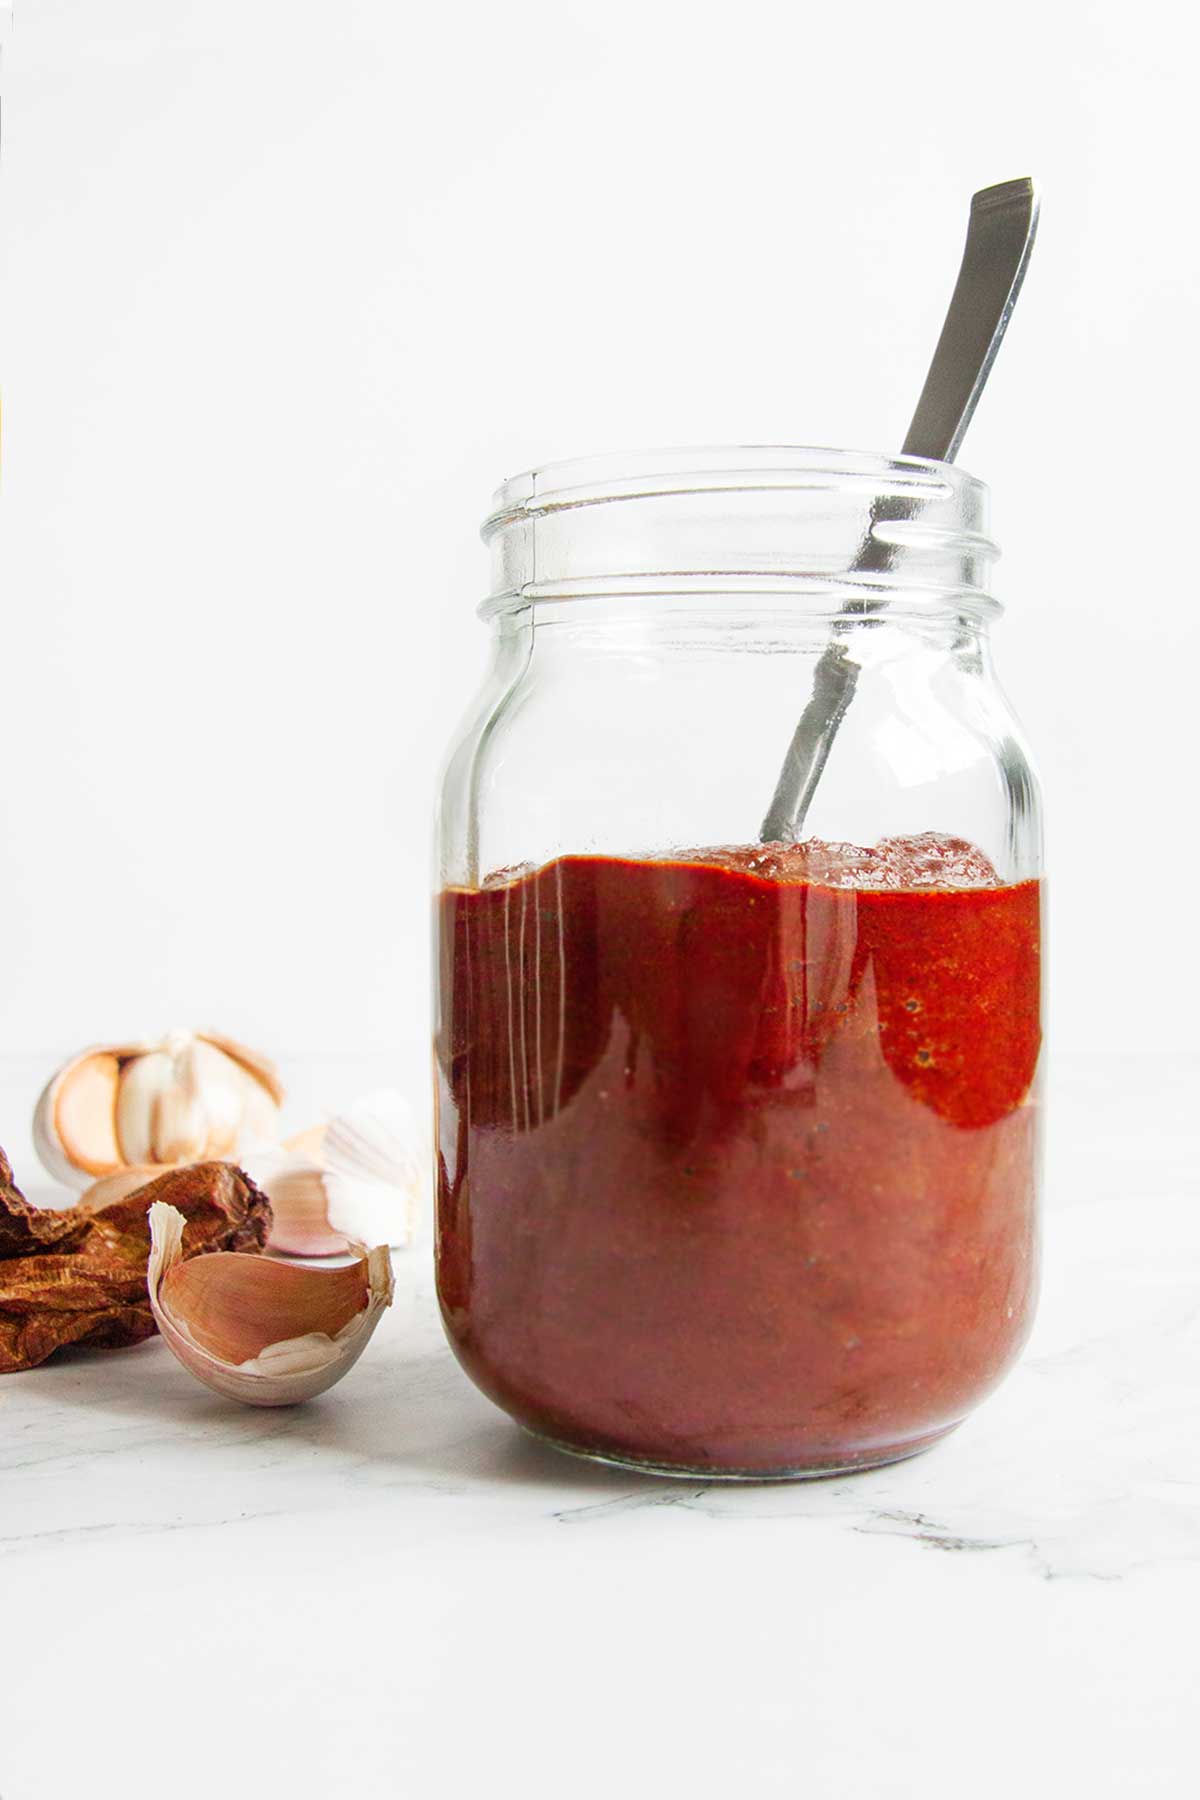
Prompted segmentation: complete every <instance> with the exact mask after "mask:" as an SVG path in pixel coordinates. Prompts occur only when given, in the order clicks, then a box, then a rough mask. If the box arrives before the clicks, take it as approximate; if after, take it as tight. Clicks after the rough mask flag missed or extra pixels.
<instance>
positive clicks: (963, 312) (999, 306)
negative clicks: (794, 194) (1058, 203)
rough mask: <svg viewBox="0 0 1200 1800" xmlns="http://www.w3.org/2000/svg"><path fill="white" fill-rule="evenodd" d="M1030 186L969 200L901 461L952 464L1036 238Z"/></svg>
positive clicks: (1013, 184) (1006, 186)
mask: <svg viewBox="0 0 1200 1800" xmlns="http://www.w3.org/2000/svg"><path fill="white" fill-rule="evenodd" d="M1037 222H1038V193H1037V188H1036V187H1035V186H1034V184H1033V182H1032V181H1030V180H1029V178H1028V177H1025V178H1024V179H1023V180H1021V181H1002V182H1001V183H1000V185H999V186H998V187H990V188H983V189H982V190H981V191H980V192H979V193H978V194H976V195H975V196H974V198H973V199H972V201H971V222H970V225H969V226H968V228H967V242H966V247H965V249H964V250H963V259H962V267H961V268H960V269H959V271H958V280H957V281H956V282H955V284H954V292H953V294H952V295H951V297H950V306H949V308H948V310H947V313H946V323H945V324H944V325H943V326H942V335H941V337H940V338H939V339H938V344H937V349H936V350H935V351H934V353H933V361H932V362H931V363H930V365H929V373H928V375H927V376H926V377H925V386H924V387H923V388H922V389H921V398H920V399H919V400H918V401H917V410H916V412H915V413H914V414H913V416H912V424H911V425H910V426H909V428H908V436H907V437H906V438H905V440H904V451H903V454H904V455H905V456H932V457H934V458H935V459H936V460H937V461H938V462H953V461H954V458H955V457H956V456H957V455H958V447H959V445H960V444H961V443H962V441H963V436H964V434H965V432H966V429H967V426H968V425H969V424H970V423H971V415H972V414H973V413H974V411H975V408H976V405H977V404H978V402H979V396H980V394H982V392H983V386H984V383H985V382H986V380H987V378H988V376H989V374H990V373H991V369H992V364H993V363H994V362H995V360H996V352H997V351H998V350H999V348H1000V344H1001V341H1002V340H1003V337H1004V333H1005V331H1006V330H1007V329H1008V321H1009V319H1010V318H1011V317H1012V310H1013V307H1014V306H1015V305H1016V304H1017V295H1018V294H1019V293H1020V291H1021V283H1022V282H1023V281H1024V279H1025V271H1026V269H1027V268H1028V267H1029V256H1030V252H1031V251H1032V249H1033V240H1034V237H1035V236H1036V234H1037Z"/></svg>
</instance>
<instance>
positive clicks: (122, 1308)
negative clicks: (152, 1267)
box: [0, 1150, 271, 1374]
mask: <svg viewBox="0 0 1200 1800" xmlns="http://www.w3.org/2000/svg"><path fill="white" fill-rule="evenodd" d="M155 1200H165V1201H167V1202H168V1203H169V1204H170V1205H172V1206H174V1207H177V1208H178V1209H179V1211H180V1212H181V1213H182V1214H183V1216H184V1218H185V1219H186V1220H187V1228H186V1231H185V1233H184V1255H185V1256H196V1255H203V1254H204V1253H205V1252H206V1251H210V1250H240V1251H247V1252H249V1253H251V1254H254V1255H257V1254H258V1252H259V1251H260V1250H261V1249H262V1247H263V1245H264V1243H265V1242H266V1238H267V1232H268V1230H269V1229H270V1224H271V1207H270V1202H269V1201H268V1200H267V1197H266V1195H265V1194H263V1193H262V1192H260V1190H259V1189H258V1188H257V1187H255V1185H254V1183H253V1182H252V1181H251V1180H250V1179H249V1177H248V1176H246V1175H244V1174H243V1173H242V1171H241V1170H240V1169H238V1168H235V1167H234V1166H233V1165H232V1164H231V1163H220V1162H210V1163H195V1164H192V1165H191V1166H189V1167H187V1168H181V1169H169V1170H167V1171H166V1172H165V1173H164V1174H162V1175H159V1176H157V1177H156V1178H155V1179H154V1180H153V1181H151V1182H148V1183H147V1185H146V1186H145V1187H143V1188H139V1189H138V1190H137V1192H136V1193H133V1194H129V1195H127V1196H126V1197H125V1198H124V1199H123V1200H117V1201H114V1202H113V1204H112V1205H111V1206H105V1207H102V1208H100V1209H99V1210H98V1211H92V1210H91V1209H90V1208H88V1207H86V1206H73V1207H70V1208H68V1209H66V1210H65V1211H62V1212H53V1211H49V1210H46V1209H43V1208H39V1207H34V1206H30V1205H29V1203H28V1201H27V1200H26V1199H25V1197H24V1195H23V1194H22V1193H21V1191H20V1189H19V1188H18V1187H16V1186H15V1185H14V1183H13V1180H12V1169H11V1168H10V1166H9V1163H8V1159H7V1157H6V1156H5V1155H4V1152H3V1151H2V1150H0V1374H14V1373H16V1372H17V1371H18V1370H22V1369H32V1368H35V1367H36V1366H37V1364H39V1363H42V1362H45V1360H46V1358H47V1357H48V1356H52V1355H53V1354H54V1352H55V1351H56V1350H61V1349H63V1348H64V1347H65V1346H66V1345H68V1344H73V1345H77V1346H80V1347H86V1348H89V1349H112V1348H116V1347H118V1346H120V1345H124V1344H136V1343H139V1342H140V1341H141V1339H142V1338H147V1337H151V1336H153V1334H154V1332H155V1331H156V1329H157V1327H156V1326H155V1323H154V1318H153V1315H152V1313H151V1311H150V1302H149V1299H148V1296H147V1293H146V1259H147V1257H148V1255H149V1251H150V1231H149V1226H148V1224H147V1222H146V1216H147V1213H148V1212H149V1210H150V1207H151V1205H152V1204H153V1202H154V1201H155Z"/></svg>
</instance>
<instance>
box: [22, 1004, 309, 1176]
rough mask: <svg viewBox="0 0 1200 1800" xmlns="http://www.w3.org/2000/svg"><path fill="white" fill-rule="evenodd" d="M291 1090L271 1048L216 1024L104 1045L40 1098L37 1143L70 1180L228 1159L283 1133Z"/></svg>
mask: <svg viewBox="0 0 1200 1800" xmlns="http://www.w3.org/2000/svg"><path fill="white" fill-rule="evenodd" d="M282 1100H283V1089H282V1087H281V1086H280V1083H279V1078H278V1076H277V1075H276V1074H275V1071H274V1070H273V1069H272V1067H271V1065H270V1064H269V1063H268V1062H267V1061H266V1059H265V1058H264V1057H261V1056H259V1055H258V1054H257V1052H255V1051H253V1050H246V1049H244V1048H243V1047H242V1046H241V1045H238V1044H234V1043H233V1042H232V1041H231V1040H230V1039H228V1038H224V1037H221V1036H219V1035H218V1034H217V1033H214V1032H192V1031H172V1032H169V1033H168V1034H167V1036H166V1037H165V1038H164V1039H162V1041H161V1042H159V1043H141V1044H126V1045H110V1046H97V1047H96V1048H94V1049H92V1050H86V1051H84V1052H83V1053H82V1055H80V1056H77V1057H73V1058H72V1059H71V1061H70V1062H69V1063H66V1064H65V1065H64V1066H63V1068H61V1069H60V1070H59V1071H58V1072H57V1074H56V1075H54V1076H53V1077H52V1079H51V1081H50V1082H49V1083H48V1085H47V1087H46V1090H45V1092H44V1093H43V1095H42V1097H41V1099H40V1101H39V1102H38V1108H37V1113H36V1116H35V1119H34V1142H35V1144H36V1146H37V1151H38V1155H39V1156H40V1157H41V1160H42V1162H43V1164H44V1165H45V1167H46V1168H47V1169H48V1170H49V1172H50V1174H52V1175H53V1176H55V1177H56V1179H58V1180H59V1181H63V1182H65V1183H66V1184H67V1185H68V1186H69V1187H85V1186H86V1185H87V1183H88V1179H89V1178H94V1177H96V1176H102V1175H107V1174H111V1173H112V1172H114V1171H115V1170H118V1169H122V1168H126V1167H131V1166H144V1165H153V1166H158V1167H164V1168H169V1167H172V1166H175V1165H177V1164H179V1163H186V1162H198V1161H207V1160H211V1159H213V1158H230V1157H234V1156H236V1154H237V1151H238V1146H239V1144H240V1143H242V1142H245V1141H247V1140H249V1139H252V1138H259V1139H261V1138H269V1139H274V1138H276V1137H277V1136H278V1133H279V1108H280V1104H281V1102H282Z"/></svg>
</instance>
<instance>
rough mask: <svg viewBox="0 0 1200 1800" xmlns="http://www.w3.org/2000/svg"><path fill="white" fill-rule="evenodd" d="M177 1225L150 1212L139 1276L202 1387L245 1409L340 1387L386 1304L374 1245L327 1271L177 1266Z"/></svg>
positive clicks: (228, 1257)
mask: <svg viewBox="0 0 1200 1800" xmlns="http://www.w3.org/2000/svg"><path fill="white" fill-rule="evenodd" d="M183 1225H184V1221H183V1216H182V1214H181V1213H179V1212H177V1211H176V1209H175V1208H174V1207H173V1206H169V1205H167V1203H166V1202H165V1201H155V1202H154V1204H153V1205H152V1206H151V1208H150V1258H149V1264H148V1267H147V1271H146V1281H147V1287H148V1289H149V1294H150V1305H151V1308H152V1309H153V1312H154V1317H155V1320H156V1322H157V1324H158V1328H159V1330H160V1332H161V1333H162V1335H163V1337H164V1339H165V1340H166V1342H167V1344H168V1345H169V1346H170V1348H171V1350H172V1351H173V1352H174V1354H175V1355H176V1356H177V1357H178V1358H179V1360H180V1362H182V1363H183V1364H184V1366H185V1367H186V1368H188V1369H190V1370H191V1371H192V1373H193V1374H194V1375H195V1376H196V1377H197V1378H198V1379H199V1380H200V1381H202V1382H204V1383H205V1384H206V1386H208V1387H210V1388H212V1389H214V1390H215V1392H217V1393H219V1394H224V1395H226V1396H228V1397H229V1398H230V1399H233V1400H241V1401H243V1402H244V1403H245V1404H247V1405H249V1406H292V1405H294V1404H296V1402H298V1401H301V1400H308V1399H311V1398H312V1397H313V1396H314V1395H316V1394H320V1393H323V1392H324V1391H325V1389H326V1388H330V1387H332V1386H333V1384H334V1382H336V1381H339V1380H340V1379H341V1377H342V1376H343V1375H344V1374H345V1373H346V1371H347V1369H349V1368H350V1367H351V1366H352V1365H353V1364H354V1363H355V1362H356V1361H357V1360H358V1357H359V1356H360V1355H361V1354H362V1351H363V1349H364V1348H365V1346H366V1344H367V1342H368V1340H369V1338H370V1336H371V1333H372V1332H373V1331H374V1329H375V1327H376V1325H377V1324H378V1323H379V1319H380V1317H381V1315H382V1313H383V1310H384V1308H385V1307H388V1306H390V1305H391V1303H392V1293H393V1280H392V1263H391V1257H390V1256H389V1254H388V1251H387V1248H386V1247H385V1246H383V1245H380V1246H379V1247H378V1248H376V1249H374V1250H370V1251H363V1252H362V1253H361V1254H360V1255H359V1256H358V1258H357V1260H356V1261H355V1262H353V1263H348V1264H346V1265H344V1266H342V1267H340V1268H335V1269H311V1268H302V1267H300V1266H298V1265H296V1264H292V1263H283V1262H275V1261H272V1260H271V1259H270V1258H269V1257H248V1256H238V1255H233V1254H229V1253H226V1252H220V1251H218V1252H216V1253H214V1254H212V1255H208V1256H197V1257H192V1258H190V1259H189V1260H187V1261H184V1260H183V1255H182V1251H183Z"/></svg>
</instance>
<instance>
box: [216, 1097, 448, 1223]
mask: <svg viewBox="0 0 1200 1800" xmlns="http://www.w3.org/2000/svg"><path fill="white" fill-rule="evenodd" d="M243 1162H244V1164H245V1167H246V1170H247V1172H248V1174H250V1176H251V1177H252V1179H253V1180H254V1181H256V1182H257V1183H258V1185H259V1186H260V1187H261V1188H262V1189H263V1191H264V1192H265V1193H266V1194H267V1195H268V1196H269V1197H270V1201H271V1209H272V1212H273V1214H274V1221H275V1222H274V1224H273V1226H272V1229H271V1240H270V1241H271V1248H272V1249H273V1250H283V1251H287V1252H289V1253H290V1254H292V1255H293V1256H331V1255H334V1254H336V1252H338V1251H339V1250H343V1249H345V1247H346V1243H347V1241H350V1242H352V1243H365V1244H382V1243H386V1244H391V1245H392V1247H393V1248H394V1249H403V1248H404V1247H405V1246H407V1245H409V1244H411V1243H412V1241H413V1238H414V1236H415V1235H416V1221H417V1212H418V1205H419V1197H420V1195H421V1193H422V1192H423V1191H427V1190H428V1189H430V1188H431V1187H432V1156H431V1154H430V1151H429V1147H428V1144H427V1142H426V1140H425V1139H424V1137H423V1135H422V1133H421V1131H420V1128H419V1127H418V1125H417V1123H416V1121H415V1118H414V1116H413V1111H412V1108H411V1107H410V1106H409V1104H408V1102H407V1101H406V1100H405V1099H404V1098H403V1096H402V1095H401V1094H399V1093H397V1092H395V1091H394V1090H392V1089H381V1090H380V1091H379V1092H377V1093H373V1094H367V1095H364V1096H363V1098H362V1099H359V1100H356V1101H354V1102H353V1104H352V1105H350V1106H349V1107H347V1108H346V1110H345V1111H344V1112H342V1113H339V1114H337V1116H336V1117H335V1118H333V1119H331V1120H330V1121H329V1123H328V1124H327V1125H314V1126H311V1127H310V1128H309V1129H308V1130H307V1131H302V1132H298V1133H297V1134H296V1135H295V1136H294V1137H290V1138H288V1139H287V1141H286V1142H285V1143H284V1145H283V1146H282V1147H281V1148H278V1149H277V1148H275V1147H274V1146H272V1147H270V1148H264V1149H262V1150H261V1151H259V1152H257V1153H255V1154H252V1155H250V1156H248V1157H244V1158H243Z"/></svg>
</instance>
